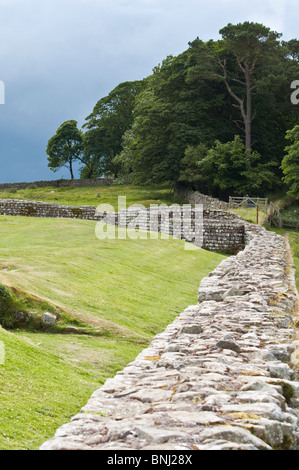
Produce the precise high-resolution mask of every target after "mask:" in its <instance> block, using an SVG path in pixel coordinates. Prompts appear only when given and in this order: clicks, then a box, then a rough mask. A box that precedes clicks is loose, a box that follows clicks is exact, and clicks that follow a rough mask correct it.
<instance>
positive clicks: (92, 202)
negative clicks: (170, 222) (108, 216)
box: [0, 185, 181, 211]
mask: <svg viewBox="0 0 299 470" xmlns="http://www.w3.org/2000/svg"><path fill="white" fill-rule="evenodd" d="M118 196H126V198H127V204H128V205H131V204H136V203H138V204H143V205H144V206H145V207H149V206H150V204H172V203H174V202H178V203H179V202H181V201H179V200H176V199H174V197H173V190H172V188H171V187H168V186H166V187H165V186H157V187H153V186H134V185H127V186H126V185H113V186H97V187H91V188H74V187H69V188H55V187H46V188H36V189H30V188H28V189H19V190H13V189H10V190H4V191H0V199H23V200H29V201H30V200H34V201H44V202H54V203H56V204H65V205H76V206H84V205H89V206H95V207H97V206H98V205H99V204H111V205H112V206H113V207H114V208H115V210H116V211H117V204H118V199H117V198H118Z"/></svg>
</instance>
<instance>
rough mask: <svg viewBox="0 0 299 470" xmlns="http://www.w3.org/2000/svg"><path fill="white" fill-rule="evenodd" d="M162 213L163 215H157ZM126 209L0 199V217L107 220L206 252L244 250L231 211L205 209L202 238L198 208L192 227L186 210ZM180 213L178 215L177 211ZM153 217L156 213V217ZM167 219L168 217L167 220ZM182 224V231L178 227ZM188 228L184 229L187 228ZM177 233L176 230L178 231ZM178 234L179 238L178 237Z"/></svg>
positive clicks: (242, 234) (236, 219)
mask: <svg viewBox="0 0 299 470" xmlns="http://www.w3.org/2000/svg"><path fill="white" fill-rule="evenodd" d="M159 211H160V214H158V212H159ZM159 211H158V210H156V209H144V210H140V208H139V209H131V208H129V209H127V210H125V211H122V212H119V213H114V212H111V213H107V212H100V211H97V209H96V208H95V207H92V206H66V205H60V204H54V203H47V202H37V201H23V200H18V199H4V200H0V215H14V216H31V217H55V218H79V219H88V220H97V221H101V220H105V221H106V222H107V223H111V224H115V225H119V226H126V227H128V226H130V225H132V224H133V225H134V227H136V228H139V229H140V230H144V231H150V230H153V231H157V232H163V233H166V234H168V235H170V236H174V237H175V238H181V239H184V240H186V241H189V242H192V241H193V242H194V243H196V241H197V240H199V243H198V244H199V245H200V246H202V247H203V248H205V249H209V250H212V251H220V252H227V253H237V252H238V251H239V250H241V249H243V248H244V244H245V230H244V221H243V219H241V218H240V217H239V216H237V215H236V214H234V213H232V212H228V211H221V210H209V209H208V210H204V211H203V219H202V224H201V225H200V227H199V230H202V237H197V235H198V233H196V232H195V220H197V219H196V209H192V210H191V211H190V221H191V222H190V226H188V224H185V225H187V228H186V227H185V225H184V214H183V209H176V210H169V209H163V208H162V209H159ZM177 211H178V212H179V213H178V212H177ZM153 214H156V216H155V217H154V216H153ZM166 216H167V217H166ZM177 221H179V224H180V225H182V227H180V229H179V230H177V229H176V228H175V225H176V224H177ZM183 226H184V227H185V228H184V227H183ZM176 230H177V231H176ZM176 234H178V235H176Z"/></svg>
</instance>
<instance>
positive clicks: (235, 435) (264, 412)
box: [41, 224, 299, 450]
mask: <svg viewBox="0 0 299 470" xmlns="http://www.w3.org/2000/svg"><path fill="white" fill-rule="evenodd" d="M246 230H247V240H248V245H247V246H246V248H245V249H244V250H243V251H241V252H239V253H238V254H237V255H235V256H231V257H229V258H227V259H225V260H224V261H222V262H221V263H220V265H219V266H218V267H217V268H216V269H215V270H214V271H213V272H212V273H211V274H210V275H209V277H207V278H204V279H203V280H202V282H201V284H200V287H199V292H198V303H197V305H193V306H190V307H188V308H186V310H185V311H184V312H182V313H181V314H180V315H179V316H178V317H177V318H176V319H175V320H174V322H173V323H172V324H170V325H169V326H168V327H167V328H166V330H165V331H164V332H163V333H161V334H159V335H157V336H156V337H155V339H154V340H153V341H152V343H151V344H150V346H149V347H148V348H147V349H145V350H144V351H143V352H142V353H141V354H139V356H138V357H137V358H136V359H135V360H134V361H133V362H131V363H130V364H128V365H127V367H126V368H125V369H124V370H122V371H120V372H118V373H117V374H116V376H115V377H114V378H112V379H108V380H107V381H106V383H105V384H104V385H103V386H102V387H101V388H100V389H99V390H97V391H95V392H94V394H93V395H92V397H91V399H90V400H89V401H88V403H87V404H86V406H84V408H82V410H81V412H80V413H79V414H77V415H76V416H74V418H73V419H72V420H71V421H70V422H69V423H67V424H65V425H63V426H62V427H60V428H59V429H58V430H57V432H56V434H55V436H54V437H53V438H52V439H50V440H48V441H47V442H45V443H44V444H43V445H42V446H41V450H65V449H66V450H81V449H82V450H83V449H84V450H111V449H119V450H121V449H124V450H163V449H165V450H272V449H283V450H284V449H296V450H298V449H299V414H298V407H299V381H298V380H299V374H298V349H297V345H298V341H296V329H295V326H296V321H297V319H296V316H294V315H296V312H295V306H296V302H297V291H296V288H295V284H294V271H293V266H292V265H291V264H290V263H289V262H288V260H289V259H291V258H290V251H289V246H288V243H287V241H286V240H284V238H282V237H281V236H279V235H276V234H275V233H273V232H268V231H266V230H265V229H263V228H260V227H258V226H255V225H249V224H248V225H247V228H246Z"/></svg>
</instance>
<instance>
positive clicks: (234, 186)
mask: <svg viewBox="0 0 299 470" xmlns="http://www.w3.org/2000/svg"><path fill="white" fill-rule="evenodd" d="M248 153H249V152H248V150H247V149H246V148H245V145H244V142H243V141H242V139H241V137H240V136H239V135H236V136H235V138H234V140H233V141H231V142H226V143H221V142H219V141H218V140H217V141H216V142H215V144H214V146H213V147H212V148H210V149H209V150H208V152H207V155H206V157H204V158H202V159H201V160H200V161H199V162H198V171H199V173H200V174H201V175H202V177H203V178H205V179H206V181H207V182H209V184H210V186H211V188H214V192H215V193H216V194H218V195H219V196H222V197H223V196H226V195H229V194H230V195H231V194H235V195H240V196H242V195H244V194H245V193H248V192H250V193H251V194H256V193H260V192H261V191H263V190H265V189H269V188H271V186H272V185H273V183H274V181H275V176H274V174H273V167H274V166H275V163H273V162H268V163H265V164H262V163H260V161H259V160H260V155H259V154H258V153H257V152H255V151H251V152H250V154H248ZM249 159H250V166H249V167H248V165H247V164H248V160H249Z"/></svg>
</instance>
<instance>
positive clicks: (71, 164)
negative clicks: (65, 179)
mask: <svg viewBox="0 0 299 470" xmlns="http://www.w3.org/2000/svg"><path fill="white" fill-rule="evenodd" d="M70 173H71V179H72V180H73V179H74V172H73V162H72V159H70Z"/></svg>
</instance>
